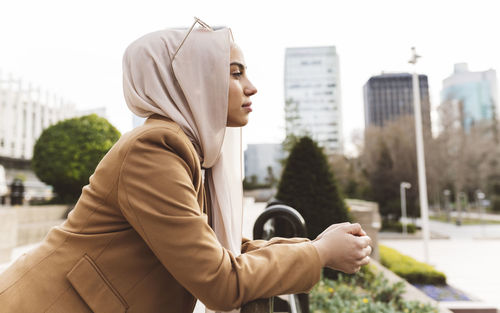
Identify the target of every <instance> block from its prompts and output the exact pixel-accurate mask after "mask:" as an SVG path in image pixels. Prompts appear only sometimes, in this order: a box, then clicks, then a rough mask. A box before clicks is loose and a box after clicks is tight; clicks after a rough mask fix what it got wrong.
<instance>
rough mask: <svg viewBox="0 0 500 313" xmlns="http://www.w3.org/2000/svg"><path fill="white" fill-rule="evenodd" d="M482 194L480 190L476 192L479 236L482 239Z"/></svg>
mask: <svg viewBox="0 0 500 313" xmlns="http://www.w3.org/2000/svg"><path fill="white" fill-rule="evenodd" d="M484 197H485V196H484V193H483V192H482V191H481V190H479V189H478V190H476V199H477V205H478V207H479V221H480V223H481V236H482V237H484V223H483V200H484Z"/></svg>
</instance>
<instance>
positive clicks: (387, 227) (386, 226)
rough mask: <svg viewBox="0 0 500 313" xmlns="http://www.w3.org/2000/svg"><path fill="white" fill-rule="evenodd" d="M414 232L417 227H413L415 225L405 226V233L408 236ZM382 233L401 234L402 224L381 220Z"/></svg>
mask: <svg viewBox="0 0 500 313" xmlns="http://www.w3.org/2000/svg"><path fill="white" fill-rule="evenodd" d="M416 230H417V226H415V224H412V223H408V224H406V231H407V232H408V234H414V233H415V231H416ZM382 231H393V232H398V233H402V232H403V223H401V222H395V221H387V220H383V221H382Z"/></svg>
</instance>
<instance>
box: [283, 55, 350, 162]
mask: <svg viewBox="0 0 500 313" xmlns="http://www.w3.org/2000/svg"><path fill="white" fill-rule="evenodd" d="M285 118H286V134H287V136H288V135H290V134H293V135H296V136H302V135H309V136H311V137H312V138H313V139H314V140H315V141H317V142H318V144H319V145H320V146H322V147H323V148H324V149H325V153H326V154H333V153H342V152H343V140H342V106H341V98H340V71H339V57H338V55H337V51H336V48H335V47H334V46H327V47H303V48H287V49H286V55H285Z"/></svg>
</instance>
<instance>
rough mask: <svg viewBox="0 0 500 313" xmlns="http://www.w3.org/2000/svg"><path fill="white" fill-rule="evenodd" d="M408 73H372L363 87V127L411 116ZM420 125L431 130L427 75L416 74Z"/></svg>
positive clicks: (380, 124) (409, 75)
mask: <svg viewBox="0 0 500 313" xmlns="http://www.w3.org/2000/svg"><path fill="white" fill-rule="evenodd" d="M412 78H413V77H412V75H411V74H409V73H394V74H382V75H377V76H372V77H370V79H369V80H368V81H367V82H366V84H365V85H364V87H363V93H364V104H365V127H367V128H368V127H370V126H379V127H383V126H384V125H385V124H387V123H388V122H391V121H394V120H396V119H397V118H399V117H400V116H403V115H413V81H412ZM418 80H419V89H420V103H421V108H422V124H423V127H424V130H425V132H429V134H430V131H431V114H430V100H429V85H428V82H427V76H426V75H418Z"/></svg>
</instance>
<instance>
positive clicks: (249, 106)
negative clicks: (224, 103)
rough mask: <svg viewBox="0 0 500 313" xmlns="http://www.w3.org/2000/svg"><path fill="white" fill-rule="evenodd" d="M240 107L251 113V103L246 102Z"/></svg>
mask: <svg viewBox="0 0 500 313" xmlns="http://www.w3.org/2000/svg"><path fill="white" fill-rule="evenodd" d="M241 107H242V108H243V109H245V110H246V111H247V112H249V113H250V112H252V102H247V103H245V104H243V105H242V106H241Z"/></svg>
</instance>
